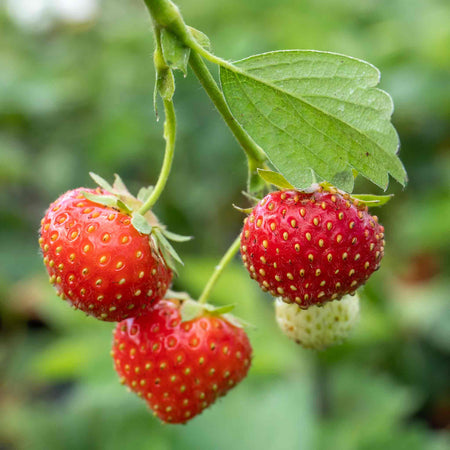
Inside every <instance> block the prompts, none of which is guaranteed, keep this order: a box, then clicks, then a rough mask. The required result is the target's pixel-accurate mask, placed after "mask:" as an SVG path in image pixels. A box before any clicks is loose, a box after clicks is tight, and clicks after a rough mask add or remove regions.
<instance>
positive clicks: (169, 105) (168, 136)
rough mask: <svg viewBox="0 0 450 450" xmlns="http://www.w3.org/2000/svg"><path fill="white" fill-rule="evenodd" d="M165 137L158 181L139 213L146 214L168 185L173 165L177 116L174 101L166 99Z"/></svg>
mask: <svg viewBox="0 0 450 450" xmlns="http://www.w3.org/2000/svg"><path fill="white" fill-rule="evenodd" d="M164 114H165V122H164V139H165V140H166V148H165V153H164V161H163V165H162V167H161V172H160V174H159V178H158V181H157V183H156V185H155V188H154V189H153V192H152V193H151V195H150V197H149V198H148V199H147V201H146V202H145V203H144V204H143V205H142V206H141V207H140V209H139V211H138V212H139V214H142V215H144V214H145V213H146V212H147V211H148V210H149V209H150V208H151V207H152V206H153V205H154V204H155V203H156V201H157V200H158V198H159V196H160V195H161V193H162V191H163V190H164V187H165V186H166V183H167V179H168V178H169V173H170V169H171V167H172V161H173V155H174V151H175V136H176V118H175V109H174V107H173V102H172V101H169V100H164Z"/></svg>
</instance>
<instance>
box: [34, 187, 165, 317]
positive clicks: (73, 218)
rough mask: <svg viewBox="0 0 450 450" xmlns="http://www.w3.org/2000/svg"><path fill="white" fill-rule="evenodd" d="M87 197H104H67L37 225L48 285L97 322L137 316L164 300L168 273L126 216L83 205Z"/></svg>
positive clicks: (90, 203) (80, 192) (100, 192)
mask: <svg viewBox="0 0 450 450" xmlns="http://www.w3.org/2000/svg"><path fill="white" fill-rule="evenodd" d="M86 193H87V194H86ZM89 194H91V195H95V196H97V197H98V196H100V197H101V196H105V197H106V196H108V194H109V193H108V192H106V191H104V190H102V189H97V190H92V189H83V188H78V189H75V190H72V191H69V192H66V193H65V194H63V195H62V196H61V197H59V198H58V199H57V200H56V201H55V202H54V203H53V204H51V205H50V207H49V209H48V210H47V212H46V214H45V217H44V218H43V219H42V221H41V230H40V239H39V243H40V245H41V249H42V252H43V255H44V264H45V266H46V268H47V271H48V273H49V275H50V282H51V283H52V284H53V285H54V286H55V288H56V290H57V292H58V294H59V295H60V296H61V298H63V299H64V300H67V301H68V302H69V303H70V304H72V305H73V306H74V307H75V308H78V309H81V310H82V311H84V312H86V313H87V314H89V315H92V316H94V317H96V318H97V319H101V320H105V321H119V320H123V319H125V318H127V317H129V316H137V315H140V314H142V313H143V312H144V311H145V310H147V309H149V307H150V306H151V305H152V304H153V303H154V302H156V301H158V300H160V299H161V298H162V297H163V296H164V295H165V293H166V291H167V289H168V287H169V285H170V283H171V279H172V271H171V270H170V269H169V268H168V267H167V266H166V264H165V261H164V258H163V257H162V256H161V254H160V252H159V251H157V250H156V247H155V244H154V241H153V239H152V237H151V236H149V235H146V234H143V233H140V232H139V231H137V230H136V229H135V228H134V227H133V225H132V223H131V217H130V216H129V215H127V214H125V213H123V212H120V211H118V210H117V209H116V208H112V207H108V206H105V205H102V204H98V203H94V202H93V201H91V200H88V199H87V198H86V196H85V195H89Z"/></svg>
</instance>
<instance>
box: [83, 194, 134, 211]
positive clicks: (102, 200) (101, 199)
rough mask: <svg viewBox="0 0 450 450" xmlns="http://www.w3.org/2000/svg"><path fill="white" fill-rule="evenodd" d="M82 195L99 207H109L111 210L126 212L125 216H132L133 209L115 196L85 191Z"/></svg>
mask: <svg viewBox="0 0 450 450" xmlns="http://www.w3.org/2000/svg"><path fill="white" fill-rule="evenodd" d="M82 194H83V195H84V197H85V198H87V199H88V200H90V201H91V202H94V203H98V204H99V205H103V206H108V207H110V208H115V209H119V210H120V211H123V212H125V214H130V213H131V209H130V208H129V207H128V206H127V205H126V204H125V203H124V202H123V201H122V200H120V199H119V198H117V197H115V196H114V195H96V194H91V193H90V192H86V191H83V192H82Z"/></svg>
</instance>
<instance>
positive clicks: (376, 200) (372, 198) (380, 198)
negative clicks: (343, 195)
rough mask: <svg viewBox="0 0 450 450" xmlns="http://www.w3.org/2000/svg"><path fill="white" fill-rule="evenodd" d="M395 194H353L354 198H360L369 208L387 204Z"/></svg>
mask: <svg viewBox="0 0 450 450" xmlns="http://www.w3.org/2000/svg"><path fill="white" fill-rule="evenodd" d="M393 196H394V195H393V194H390V195H371V194H357V195H355V194H352V198H354V199H356V200H358V201H359V202H361V203H363V204H364V205H366V206H368V207H369V208H372V207H375V206H383V205H385V204H386V203H387V202H388V201H389V200H390V199H391V198H392V197H393Z"/></svg>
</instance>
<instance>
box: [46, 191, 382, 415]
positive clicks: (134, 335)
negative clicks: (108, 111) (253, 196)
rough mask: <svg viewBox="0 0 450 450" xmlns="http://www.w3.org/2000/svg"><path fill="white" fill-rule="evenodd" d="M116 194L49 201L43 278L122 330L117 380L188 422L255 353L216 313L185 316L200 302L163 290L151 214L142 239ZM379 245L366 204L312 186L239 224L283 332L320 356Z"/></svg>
mask: <svg viewBox="0 0 450 450" xmlns="http://www.w3.org/2000/svg"><path fill="white" fill-rule="evenodd" d="M113 197H114V196H113V195H111V193H110V192H107V191H106V190H104V189H100V188H99V189H96V190H92V189H82V188H79V189H75V190H72V191H69V192H67V193H65V194H64V195H62V196H61V197H59V198H58V199H57V200H56V201H55V202H54V203H53V204H52V205H50V207H49V209H48V210H47V212H46V214H45V217H44V218H43V219H42V222H41V230H40V239H39V243H40V246H41V249H42V252H43V256H44V263H45V266H46V268H47V271H48V273H49V276H50V282H51V283H52V284H53V285H54V287H55V288H56V290H57V292H58V295H59V296H60V297H61V298H62V299H63V300H65V301H67V302H68V303H69V304H70V305H72V306H73V307H74V308H77V309H80V310H82V311H84V312H85V313H87V314H89V315H91V316H94V317H96V318H97V319H100V320H104V321H111V322H118V324H117V326H116V328H115V331H114V340H113V348H112V352H111V355H112V357H113V360H114V365H115V369H116V371H117V372H118V374H119V376H120V379H121V382H122V383H123V384H125V385H127V386H128V387H129V388H130V389H131V390H132V391H134V392H135V393H137V395H139V396H140V397H142V398H143V399H144V400H145V401H146V402H147V403H148V405H149V406H150V408H151V409H152V410H153V412H154V414H155V415H157V416H158V417H159V418H160V419H161V420H163V421H164V422H167V423H185V422H187V421H188V420H190V419H192V418H193V417H195V416H196V415H198V414H199V413H200V412H201V411H203V410H204V409H205V408H206V407H208V406H209V405H210V404H212V403H213V402H214V401H215V400H216V399H217V398H218V397H220V396H222V395H224V394H226V393H227V392H228V390H230V389H231V388H232V387H233V386H235V385H236V384H237V383H239V382H240V381H241V380H242V379H243V378H244V377H245V376H246V375H247V372H248V370H249V368H250V363H251V357H252V348H251V345H250V342H249V339H248V337H247V334H246V333H245V331H244V330H243V329H242V327H240V326H239V325H238V324H237V323H236V322H235V321H233V320H230V316H229V315H228V314H221V313H220V312H218V311H220V310H217V311H215V310H214V309H213V308H208V307H206V306H205V307H204V308H203V307H199V308H197V311H198V312H197V313H196V314H194V315H193V316H191V317H190V318H189V319H187V320H186V319H183V315H182V309H183V304H185V303H186V302H190V303H191V304H192V303H197V302H193V301H192V300H184V299H180V298H175V297H176V296H175V295H174V294H173V293H172V292H171V291H169V287H170V284H171V281H172V277H173V270H172V268H171V265H170V264H167V262H168V256H167V254H166V252H165V251H164V249H163V248H162V247H161V241H160V240H158V239H157V238H155V235H156V236H157V233H153V232H152V230H153V229H158V227H160V226H159V224H158V223H157V220H156V218H155V217H154V215H153V214H151V213H148V214H146V215H145V219H146V220H147V222H148V232H146V231H145V230H144V231H143V229H147V227H142V226H136V222H135V221H134V218H135V217H136V216H135V215H133V213H132V211H129V210H123V209H121V204H122V203H120V202H117V201H114V200H113ZM98 199H100V200H98ZM134 201H136V199H134ZM138 203H139V202H138ZM138 206H139V205H138ZM383 238H384V235H383V227H382V226H380V225H379V224H378V222H377V219H376V217H372V216H371V215H370V214H369V213H368V212H367V207H365V206H364V205H362V204H358V202H357V201H356V200H354V199H352V198H351V197H350V196H349V195H348V194H343V193H340V192H338V191H336V190H335V189H333V188H328V189H326V190H325V189H324V188H322V187H315V188H314V189H313V190H311V192H299V191H294V190H291V191H278V192H273V193H271V194H269V195H267V196H266V197H265V198H264V199H263V200H261V201H260V202H259V203H258V204H257V205H256V206H255V208H254V209H253V210H252V212H251V213H250V215H249V216H248V217H247V218H246V219H245V222H244V229H243V231H242V235H241V253H242V260H243V262H244V265H245V267H246V268H247V269H248V271H249V273H250V276H251V277H252V278H253V279H255V280H256V281H257V282H258V283H259V284H260V286H261V288H262V289H263V290H264V291H268V292H270V293H271V294H272V295H273V296H275V297H279V298H278V299H277V301H276V316H277V321H278V323H279V325H280V327H281V328H282V330H283V331H284V332H285V333H286V334H287V335H288V336H289V337H291V338H293V339H294V340H296V341H297V342H299V343H301V344H302V345H304V346H305V347H312V348H324V347H326V346H328V345H331V344H333V343H336V342H338V341H339V340H341V339H342V338H343V337H345V336H346V335H347V334H348V332H349V330H350V329H351V327H352V324H353V323H354V321H355V320H356V318H357V316H358V300H357V297H356V296H353V297H349V296H347V294H353V295H354V294H355V291H356V289H357V288H358V287H359V286H361V285H362V284H364V283H365V282H366V280H367V279H368V278H369V276H370V275H371V273H372V272H373V271H374V270H376V269H377V268H378V267H379V263H380V260H381V258H382V256H383V246H384V240H383ZM344 296H345V297H344ZM342 297H344V298H342ZM341 298H342V299H341Z"/></svg>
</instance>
